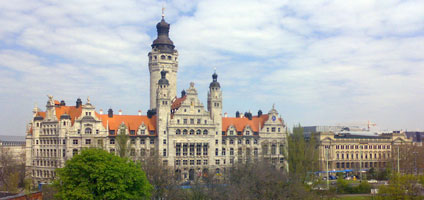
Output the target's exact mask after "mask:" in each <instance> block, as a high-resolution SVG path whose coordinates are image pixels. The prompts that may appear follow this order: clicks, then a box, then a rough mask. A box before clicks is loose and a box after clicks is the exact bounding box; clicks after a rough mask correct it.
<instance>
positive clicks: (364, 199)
mask: <svg viewBox="0 0 424 200" xmlns="http://www.w3.org/2000/svg"><path fill="white" fill-rule="evenodd" d="M333 199H334V200H336V199H342V200H368V199H371V196H339V197H336V198H333Z"/></svg>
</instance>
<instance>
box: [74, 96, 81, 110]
mask: <svg viewBox="0 0 424 200" xmlns="http://www.w3.org/2000/svg"><path fill="white" fill-rule="evenodd" d="M81 105H82V101H81V99H80V98H78V99H77V102H76V105H75V107H77V108H79V107H80V106H81Z"/></svg>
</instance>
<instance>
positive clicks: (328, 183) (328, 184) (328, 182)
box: [325, 147, 330, 189]
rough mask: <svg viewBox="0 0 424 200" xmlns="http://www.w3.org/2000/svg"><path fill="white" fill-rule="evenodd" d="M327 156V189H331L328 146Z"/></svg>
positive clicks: (326, 149)
mask: <svg viewBox="0 0 424 200" xmlns="http://www.w3.org/2000/svg"><path fill="white" fill-rule="evenodd" d="M325 152H326V157H327V189H330V180H329V175H328V173H329V172H328V148H327V147H325Z"/></svg>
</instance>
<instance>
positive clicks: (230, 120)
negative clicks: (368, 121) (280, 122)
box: [222, 115, 268, 132]
mask: <svg viewBox="0 0 424 200" xmlns="http://www.w3.org/2000/svg"><path fill="white" fill-rule="evenodd" d="M267 120H268V115H261V116H260V117H258V116H254V117H252V120H249V119H248V118H247V117H243V118H238V117H223V118H222V131H227V130H228V128H229V127H230V126H231V125H232V126H234V127H235V128H236V131H237V132H241V131H243V130H244V128H245V127H246V126H247V125H249V126H250V128H251V129H252V131H253V132H259V126H260V127H263V126H264V123H265V121H267Z"/></svg>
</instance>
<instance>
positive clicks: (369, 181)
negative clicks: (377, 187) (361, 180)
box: [368, 179, 378, 184]
mask: <svg viewBox="0 0 424 200" xmlns="http://www.w3.org/2000/svg"><path fill="white" fill-rule="evenodd" d="M368 183H373V184H374V183H378V181H377V180H375V179H371V180H368Z"/></svg>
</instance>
